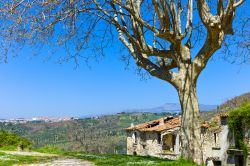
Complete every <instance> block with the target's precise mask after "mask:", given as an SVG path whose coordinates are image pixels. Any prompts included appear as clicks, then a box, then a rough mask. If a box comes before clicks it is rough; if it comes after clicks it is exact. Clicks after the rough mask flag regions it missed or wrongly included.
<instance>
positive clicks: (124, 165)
mask: <svg viewBox="0 0 250 166" xmlns="http://www.w3.org/2000/svg"><path fill="white" fill-rule="evenodd" d="M65 155H68V156H73V157H76V158H80V159H84V160H88V161H92V162H93V163H95V164H96V165H97V166H128V165H133V166H145V165H147V166H198V165H197V164H195V163H193V162H191V161H187V160H184V159H179V160H176V161H172V160H167V159H160V158H155V157H143V156H130V155H112V154H105V155H104V154H103V155H101V154H86V153H80V152H78V153H73V152H68V153H65Z"/></svg>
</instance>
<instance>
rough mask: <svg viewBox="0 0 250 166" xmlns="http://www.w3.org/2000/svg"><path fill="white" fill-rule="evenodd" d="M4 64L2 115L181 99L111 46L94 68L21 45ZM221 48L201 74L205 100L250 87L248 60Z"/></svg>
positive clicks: (79, 111)
mask: <svg viewBox="0 0 250 166" xmlns="http://www.w3.org/2000/svg"><path fill="white" fill-rule="evenodd" d="M20 54H21V55H20V56H18V57H16V58H9V60H8V63H7V64H4V63H2V64H0V75H1V77H0V82H1V86H0V91H1V95H0V101H1V102H0V110H1V111H0V117H1V118H15V117H34V116H89V115H96V114H107V113H112V112H119V111H123V110H126V109H134V108H149V107H155V106H159V105H162V104H164V103H166V102H171V103H172V102H173V103H177V102H178V96H177V93H176V91H175V89H174V88H173V87H172V86H171V85H169V84H168V83H165V82H163V81H161V80H158V79H156V78H152V79H149V80H147V81H141V80H140V78H139V77H138V76H137V75H136V74H135V73H134V71H133V69H130V70H125V69H124V68H125V64H124V62H122V61H121V60H120V57H119V55H117V54H118V53H117V52H115V51H111V50H109V53H108V55H107V56H106V57H105V58H104V59H102V60H100V61H99V62H93V63H91V69H90V68H88V67H86V66H85V65H84V64H83V63H82V64H81V65H80V67H79V68H77V69H74V65H73V64H72V63H63V64H61V65H60V64H57V63H56V62H55V60H49V61H44V60H43V56H42V54H41V55H40V56H37V57H33V56H32V55H29V51H25V50H24V51H23V52H21V53H20ZM219 57H220V56H219V55H218V54H217V55H215V58H213V60H211V61H210V62H209V64H208V66H207V68H206V69H205V71H204V72H203V73H202V75H201V76H200V78H199V80H198V97H199V102H200V103H202V104H220V103H222V102H223V101H225V100H226V99H229V98H231V97H234V96H236V95H240V94H242V93H245V92H248V91H250V86H249V85H250V77H249V71H250V65H233V64H229V63H227V62H225V61H223V60H222V59H221V58H219Z"/></svg>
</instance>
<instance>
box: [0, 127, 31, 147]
mask: <svg viewBox="0 0 250 166" xmlns="http://www.w3.org/2000/svg"><path fill="white" fill-rule="evenodd" d="M7 146H9V147H20V148H21V149H25V148H30V147H31V146H32V143H31V142H30V141H29V140H28V139H26V138H22V137H20V136H19V135H17V134H14V133H10V132H8V131H5V130H0V147H1V148H2V147H7Z"/></svg>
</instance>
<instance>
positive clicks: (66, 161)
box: [21, 158, 95, 166]
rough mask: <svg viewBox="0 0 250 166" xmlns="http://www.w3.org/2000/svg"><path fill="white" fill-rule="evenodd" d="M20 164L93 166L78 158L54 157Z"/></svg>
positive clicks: (30, 165) (33, 165)
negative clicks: (33, 162)
mask: <svg viewBox="0 0 250 166" xmlns="http://www.w3.org/2000/svg"><path fill="white" fill-rule="evenodd" d="M21 166H95V165H94V164H93V163H90V162H88V161H84V160H80V159H70V158H69V159H56V160H53V161H51V162H48V163H40V164H25V165H21Z"/></svg>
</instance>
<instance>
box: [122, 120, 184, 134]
mask: <svg viewBox="0 0 250 166" xmlns="http://www.w3.org/2000/svg"><path fill="white" fill-rule="evenodd" d="M180 126H181V118H180V117H176V118H173V117H172V116H168V117H164V118H161V119H157V120H153V121H150V122H146V123H142V124H138V125H136V126H131V127H128V128H126V129H125V130H126V131H133V130H139V131H143V132H153V131H154V132H161V131H164V130H169V129H173V128H176V127H180Z"/></svg>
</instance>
